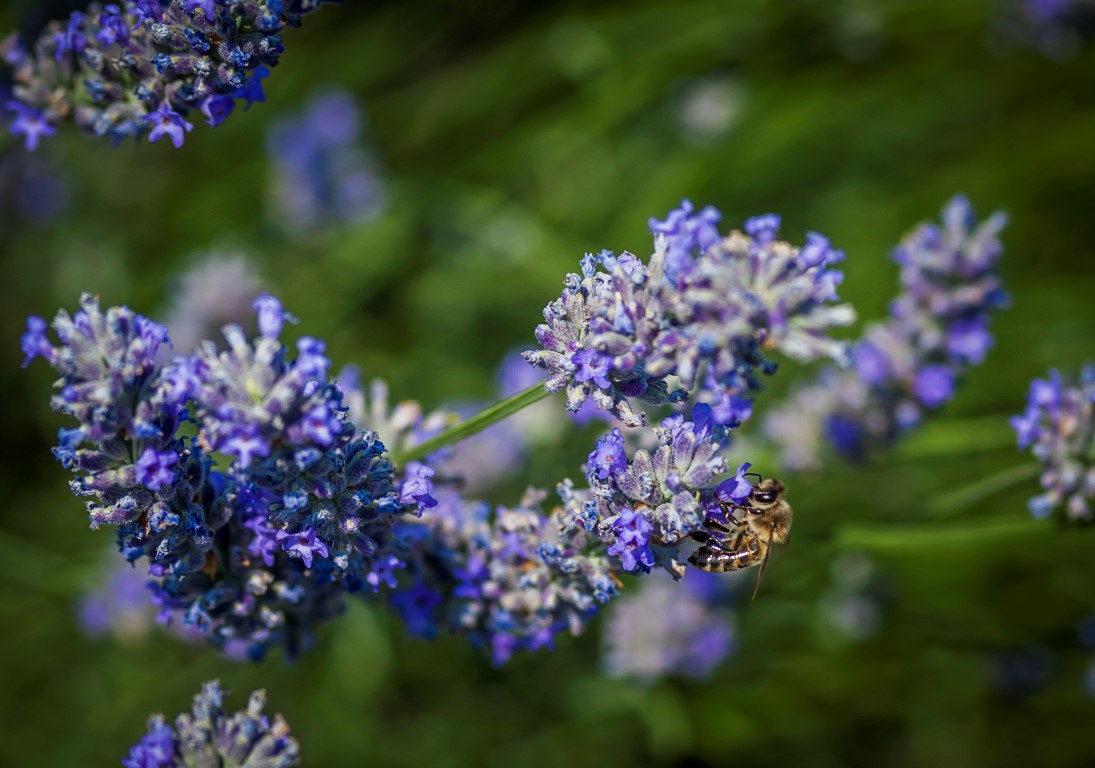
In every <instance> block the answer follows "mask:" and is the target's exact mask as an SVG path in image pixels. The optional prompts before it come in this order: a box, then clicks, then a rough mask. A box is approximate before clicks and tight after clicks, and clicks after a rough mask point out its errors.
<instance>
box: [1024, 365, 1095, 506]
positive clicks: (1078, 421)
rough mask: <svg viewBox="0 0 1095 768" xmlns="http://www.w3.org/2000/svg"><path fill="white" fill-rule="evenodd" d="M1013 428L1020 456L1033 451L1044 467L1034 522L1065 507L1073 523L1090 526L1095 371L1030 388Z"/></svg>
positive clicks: (1094, 494) (1094, 484)
mask: <svg viewBox="0 0 1095 768" xmlns="http://www.w3.org/2000/svg"><path fill="white" fill-rule="evenodd" d="M1011 426H1012V428H1013V429H1015V432H1016V434H1017V437H1018V441H1019V448H1020V450H1026V449H1029V450H1030V452H1031V453H1032V454H1033V455H1034V457H1035V458H1037V459H1038V460H1039V461H1040V462H1041V463H1042V465H1043V471H1042V476H1041V483H1042V488H1043V492H1042V493H1041V494H1040V495H1038V496H1035V497H1034V498H1032V499H1031V500H1030V501H1029V503H1028V506H1029V508H1030V512H1031V514H1032V515H1033V516H1034V517H1036V518H1044V517H1048V516H1049V515H1050V514H1052V513H1053V511H1054V510H1055V509H1057V508H1058V507H1059V506H1061V505H1062V504H1063V505H1064V509H1065V514H1066V516H1067V517H1068V518H1069V519H1070V520H1090V519H1091V517H1092V511H1091V500H1092V499H1093V498H1095V460H1093V458H1092V457H1093V456H1095V365H1092V364H1091V363H1088V364H1087V365H1085V366H1084V368H1083V371H1082V373H1081V375H1080V379H1079V381H1078V382H1075V383H1066V382H1065V381H1064V379H1062V377H1061V376H1060V374H1058V373H1057V371H1050V378H1049V379H1048V380H1047V379H1035V380H1034V381H1032V382H1031V385H1030V392H1029V395H1028V398H1027V406H1026V409H1025V410H1024V412H1023V413H1022V414H1020V415H1018V416H1013V417H1012V419H1011Z"/></svg>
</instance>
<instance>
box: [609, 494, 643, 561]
mask: <svg viewBox="0 0 1095 768" xmlns="http://www.w3.org/2000/svg"><path fill="white" fill-rule="evenodd" d="M612 529H613V531H615V533H616V542H615V543H614V544H613V545H612V546H610V547H609V548H608V554H610V555H614V556H616V557H619V558H620V563H621V565H623V569H624V570H625V571H634V570H635V569H636V568H638V567H639V566H640V565H642V566H643V571H644V572H648V571H649V570H650V568H651V567H652V566H653V565H654V553H653V552H651V551H650V532H651V531H652V530H653V529H654V526H653V525H651V524H650V521H648V520H647V519H646V518H645V517H643V515H642V514H640V513H639V512H638V511H637V510H635V509H625V510H623V511H622V512H621V513H620V515H619V517H617V518H616V520H615V521H614V522H613V523H612Z"/></svg>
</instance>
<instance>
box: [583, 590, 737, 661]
mask: <svg viewBox="0 0 1095 768" xmlns="http://www.w3.org/2000/svg"><path fill="white" fill-rule="evenodd" d="M727 584H728V582H727V580H726V578H725V577H722V576H720V575H716V574H710V573H704V572H702V571H690V572H689V573H688V575H687V577H686V578H685V580H684V583H683V584H676V583H674V581H673V580H672V579H671V578H670V577H669V576H668V575H667V574H664V573H663V574H658V575H655V576H652V577H651V578H649V579H645V580H644V581H643V584H642V586H641V587H639V588H638V592H636V593H635V594H625V595H624V596H623V597H621V598H620V599H619V600H617V601H616V602H615V603H614V604H613V607H612V609H611V611H610V612H609V614H608V619H607V624H606V625H605V636H604V665H605V667H606V669H607V670H608V673H609V674H611V675H614V676H617V677H633V678H637V679H639V680H643V681H648V682H649V681H653V680H657V679H659V678H663V677H669V676H676V675H680V676H683V677H690V678H704V677H707V676H708V675H709V674H710V673H711V672H712V671H713V670H714V669H715V668H716V667H717V666H718V665H719V664H721V663H722V662H723V660H725V659H726V657H727V656H729V655H730V653H732V652H733V650H734V619H733V615H732V614H731V612H730V606H729V602H730V601H729V595H730V591H731V590H730V588H729V587H728V586H727Z"/></svg>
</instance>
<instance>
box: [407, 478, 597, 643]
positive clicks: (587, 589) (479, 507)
mask: <svg viewBox="0 0 1095 768" xmlns="http://www.w3.org/2000/svg"><path fill="white" fill-rule="evenodd" d="M544 496H545V494H544V492H542V491H537V490H534V489H530V490H529V491H528V492H527V493H526V494H525V496H524V498H523V499H522V500H521V503H520V504H519V505H518V506H516V507H499V508H498V509H497V511H496V512H495V513H494V515H493V519H492V516H491V508H490V506H489V505H487V504H485V503H483V502H474V501H465V500H463V499H461V498H460V497H459V495H458V494H456V493H455V492H454V491H452V490H451V489H444V490H441V491H439V492H438V497H439V505H438V506H437V508H436V509H434V510H432V511H431V514H430V515H429V516H428V517H427V518H424V520H423V521H422V522H421V523H415V522H413V521H412V522H408V523H405V524H404V525H403V526H402V528H401V533H402V535H403V537H404V540H405V546H406V551H407V555H405V558H406V559H407V561H408V569H407V576H406V577H405V578H407V579H408V580H409V582H410V586H409V587H407V588H403V589H401V590H399V591H398V592H396V593H394V595H393V598H392V602H393V604H394V606H395V608H396V610H397V611H398V612H399V614H400V616H401V617H402V618H403V620H404V622H405V623H406V625H407V627H408V629H409V630H410V631H411V632H413V633H414V634H416V635H419V636H425V637H430V636H433V635H435V634H436V633H437V632H438V631H439V630H441V629H445V630H448V631H451V632H456V633H459V634H462V635H465V636H467V637H468V638H469V639H470V640H471V641H472V643H473V644H475V645H476V646H477V647H480V648H482V649H484V650H485V651H487V652H488V653H489V654H490V656H491V658H492V660H493V661H494V663H495V664H503V663H505V662H506V661H507V660H508V659H509V658H510V657H511V656H512V655H513V654H514V653H515V652H517V651H519V650H529V651H535V650H538V649H540V648H545V647H547V648H551V647H553V643H554V637H555V635H556V634H558V633H559V632H561V631H563V630H569V631H570V632H571V633H572V634H578V633H579V632H580V631H581V630H582V628H583V627H584V626H585V624H586V623H587V622H588V621H589V619H590V618H591V617H592V616H593V615H594V614H595V613H596V610H597V607H598V605H599V604H600V603H604V602H606V601H608V600H609V599H611V598H612V597H613V596H615V595H616V593H617V586H618V583H619V582H618V581H617V579H616V577H615V575H614V573H613V570H612V568H611V565H610V563H609V561H608V559H607V558H606V557H604V555H603V553H602V554H597V552H596V551H595V550H596V549H597V548H598V547H597V542H596V541H595V540H593V539H591V538H590V537H589V536H587V534H586V533H585V531H584V530H582V529H580V528H577V527H575V526H573V525H572V524H570V523H569V521H567V520H566V519H565V516H562V515H561V514H560V512H559V511H556V512H555V513H553V514H552V515H550V516H545V515H544V514H543V512H541V510H540V504H541V502H542V501H543V499H544Z"/></svg>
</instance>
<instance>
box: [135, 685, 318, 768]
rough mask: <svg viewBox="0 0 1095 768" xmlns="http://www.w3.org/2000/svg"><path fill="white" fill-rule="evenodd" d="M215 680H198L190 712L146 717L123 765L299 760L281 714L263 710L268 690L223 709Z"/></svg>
mask: <svg viewBox="0 0 1095 768" xmlns="http://www.w3.org/2000/svg"><path fill="white" fill-rule="evenodd" d="M223 699H224V693H223V691H221V687H220V683H219V682H217V681H216V680H214V681H212V682H209V683H206V684H205V685H203V686H202V690H201V693H199V694H198V695H197V696H195V697H194V706H193V709H192V710H191V712H190V713H185V714H181V715H179V716H178V718H177V719H176V720H175V727H174V728H172V727H171V725H169V724H168V721H167V720H166V719H165V718H164V716H163V715H153V716H152V717H151V718H149V721H148V733H146V734H145V735H144V736H143V737H141V740H140V741H138V742H137V743H136V744H134V745H133V747H132V749H130V750H129V754H128V755H127V756H126V757H125V758H124V759H123V760H122V766H123V768H235V767H238V768H290V766H294V765H298V764H299V763H300V745H299V744H297V740H296V739H294V738H293V737H292V736H290V735H289V724H288V723H287V722H285V718H283V717H282V716H281V715H275V716H274V719H273V721H272V722H271V720H270V718H268V717H267V716H266V715H264V714H263V712H262V710H263V708H264V707H265V705H266V692H265V691H255V692H254V693H252V694H251V698H250V699H249V700H248V702H247V708H246V709H244V710H241V711H239V712H235V713H233V714H231V715H227V714H225V712H224V703H223Z"/></svg>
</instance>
